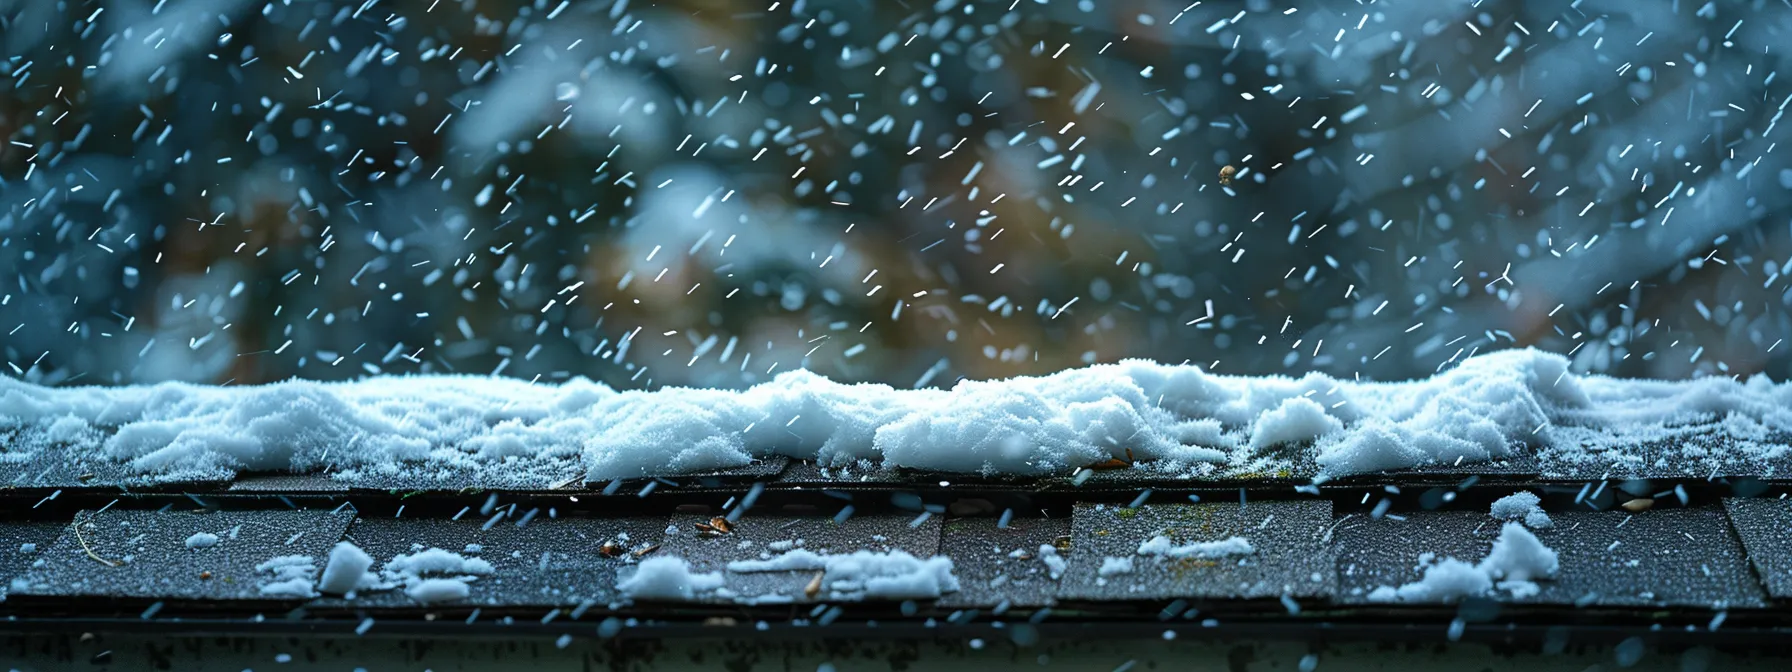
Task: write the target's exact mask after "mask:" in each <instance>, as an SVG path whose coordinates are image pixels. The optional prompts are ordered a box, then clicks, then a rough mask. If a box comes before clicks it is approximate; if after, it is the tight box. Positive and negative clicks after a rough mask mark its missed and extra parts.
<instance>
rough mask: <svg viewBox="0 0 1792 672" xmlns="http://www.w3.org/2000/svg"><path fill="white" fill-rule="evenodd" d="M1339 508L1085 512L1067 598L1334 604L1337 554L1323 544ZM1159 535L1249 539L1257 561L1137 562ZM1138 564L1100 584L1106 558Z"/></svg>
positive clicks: (1165, 507)
mask: <svg viewBox="0 0 1792 672" xmlns="http://www.w3.org/2000/svg"><path fill="white" fill-rule="evenodd" d="M1331 522H1332V516H1331V502H1328V501H1271V502H1253V503H1249V504H1247V505H1245V506H1239V505H1238V504H1237V503H1225V504H1147V505H1145V506H1142V507H1140V508H1138V509H1121V508H1118V507H1115V506H1111V505H1108V506H1102V505H1088V504H1083V505H1078V506H1077V507H1076V510H1075V516H1074V518H1073V520H1072V526H1071V551H1070V553H1069V556H1068V560H1069V568H1068V571H1067V572H1066V573H1065V575H1064V580H1063V586H1062V587H1061V588H1060V595H1061V596H1062V597H1063V598H1065V599H1084V600H1162V599H1171V598H1199V599H1229V598H1232V599H1263V598H1279V597H1281V596H1283V595H1288V596H1291V597H1294V598H1311V597H1329V596H1330V595H1331V594H1332V593H1333V592H1335V591H1336V586H1337V581H1336V574H1335V570H1334V564H1333V551H1332V549H1331V546H1330V545H1329V544H1326V543H1323V542H1322V541H1321V539H1322V538H1323V536H1324V534H1325V531H1326V529H1327V527H1329V526H1330V525H1331ZM1157 535H1164V536H1166V537H1167V538H1168V539H1169V540H1170V541H1171V542H1172V543H1173V544H1177V545H1182V544H1191V543H1199V542H1215V541H1221V540H1225V539H1228V538H1230V537H1235V536H1236V537H1241V538H1243V539H1245V540H1246V541H1248V542H1250V544H1251V546H1252V547H1253V548H1254V552H1252V553H1249V554H1244V555H1225V556H1219V557H1212V558H1199V557H1189V558H1163V557H1157V556H1143V555H1140V554H1139V552H1138V551H1139V546H1140V544H1141V543H1142V542H1145V541H1146V540H1148V539H1151V538H1152V537H1154V536H1157ZM1110 557H1112V558H1130V559H1132V562H1133V567H1134V569H1133V571H1132V572H1130V573H1124V574H1115V575H1112V576H1108V577H1102V576H1101V575H1100V569H1101V566H1102V564H1103V563H1104V561H1105V559H1106V558H1110Z"/></svg>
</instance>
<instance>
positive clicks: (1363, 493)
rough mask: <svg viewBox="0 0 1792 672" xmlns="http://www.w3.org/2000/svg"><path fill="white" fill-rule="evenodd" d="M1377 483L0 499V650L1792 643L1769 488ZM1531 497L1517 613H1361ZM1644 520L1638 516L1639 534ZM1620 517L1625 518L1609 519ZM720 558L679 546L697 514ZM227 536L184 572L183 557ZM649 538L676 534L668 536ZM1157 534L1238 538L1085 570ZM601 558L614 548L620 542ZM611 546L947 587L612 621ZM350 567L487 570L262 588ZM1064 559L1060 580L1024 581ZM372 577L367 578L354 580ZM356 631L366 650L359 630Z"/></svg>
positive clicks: (169, 491) (1400, 608)
mask: <svg viewBox="0 0 1792 672" xmlns="http://www.w3.org/2000/svg"><path fill="white" fill-rule="evenodd" d="M1444 471H1447V473H1441V472H1440V471H1439V470H1433V471H1430V472H1425V473H1405V474H1384V475H1379V476H1373V477H1359V478H1355V479H1351V480H1348V481H1338V482H1332V483H1329V484H1327V485H1324V486H1321V487H1317V488H1314V487H1312V486H1306V485H1302V484H1301V482H1299V481H1293V480H1286V479H1277V478H1267V479H1260V480H1235V481H1229V482H1224V483H1211V482H1192V481H1186V480H1180V481H1178V480H1152V479H1151V478H1150V477H1148V476H1138V475H1134V474H1132V473H1128V472H1125V471H1121V472H1095V475H1094V476H1093V477H1089V478H1085V479H1076V480H1074V481H1073V480H1069V479H1051V480H1040V481H1012V480H1003V481H991V480H985V479H965V478H963V477H960V476H942V475H938V474H915V473H902V472H891V473H878V474H871V475H869V476H865V475H854V476H851V477H848V478H834V477H832V476H830V475H829V473H828V472H827V471H826V470H822V469H818V468H816V467H814V466H813V465H808V464H801V463H795V464H791V463H786V462H784V461H782V460H776V461H772V462H770V463H767V464H762V465H756V466H755V467H754V468H751V469H743V470H739V471H737V472H724V473H718V474H707V475H703V476H695V477H686V478H673V479H654V480H651V481H648V480H643V481H631V482H626V483H620V482H619V483H611V484H601V483H600V484H585V483H571V484H569V485H568V486H567V487H565V488H562V489H556V490H527V491H524V490H513V491H502V490H492V489H484V488H478V487H467V488H459V489H442V488H440V487H439V484H438V487H436V488H433V489H428V490H420V489H411V488H410V487H408V486H403V485H399V484H395V487H392V488H388V489H362V488H358V487H345V486H344V485H342V484H340V483H337V482H334V481H331V480H330V479H327V478H322V477H307V476H287V475H281V476H265V477H262V476H253V475H250V476H243V477H239V478H237V479H236V480H234V481H232V482H226V483H197V484H193V483H190V484H175V485H163V486H142V485H133V486H122V485H119V484H109V483H104V482H103V479H89V480H88V481H87V482H85V483H82V484H81V485H79V486H78V487H64V488H59V489H58V488H12V489H7V490H0V499H3V500H4V501H3V502H0V507H3V508H0V511H4V512H5V513H4V514H3V515H4V518H3V519H0V587H5V590H6V596H5V599H4V601H0V628H3V629H11V630H13V631H14V632H37V633H43V632H57V631H60V632H68V633H83V632H98V631H103V632H137V633H183V634H193V633H218V634H232V633H237V634H241V633H255V632H262V633H301V632H303V633H313V634H316V633H338V634H342V635H344V636H353V635H354V634H355V633H356V632H357V630H359V631H360V632H361V633H366V632H368V631H369V629H373V630H377V631H378V633H386V634H388V635H391V634H403V635H405V636H419V637H450V638H452V637H461V636H475V635H492V634H504V633H511V634H512V635H515V636H522V635H525V634H526V635H528V636H541V637H548V638H550V639H551V638H556V637H559V636H561V635H572V636H573V637H578V638H591V639H613V640H615V641H618V642H621V641H628V640H630V639H631V638H632V639H641V638H676V637H687V636H688V637H699V638H701V637H709V638H713V637H717V636H731V635H728V634H727V633H736V634H738V635H740V636H750V637H754V638H776V637H797V638H816V637H823V636H826V637H844V638H849V639H861V640H871V639H878V638H892V639H901V638H917V637H921V638H926V637H935V636H948V635H947V634H946V633H956V634H953V635H950V636H960V637H988V638H994V639H996V640H1000V641H1005V642H1006V641H1012V642H1015V643H1028V642H1034V641H1040V640H1041V639H1049V638H1053V637H1071V638H1091V637H1098V638H1099V637H1146V636H1149V637H1156V636H1158V635H1159V634H1161V633H1163V632H1164V631H1166V630H1171V631H1175V632H1176V633H1180V636H1184V637H1197V638H1198V637H1211V636H1224V637H1272V638H1293V639H1306V640H1323V641H1339V640H1372V641H1396V640H1399V641H1418V642H1423V641H1438V642H1441V641H1445V640H1448V639H1461V640H1463V641H1485V642H1498V643H1502V644H1505V645H1513V646H1523V647H1545V648H1547V647H1549V646H1556V645H1559V644H1561V643H1562V642H1566V641H1569V640H1573V641H1576V642H1585V641H1593V640H1599V641H1604V640H1610V641H1613V642H1615V641H1620V640H1624V639H1626V638H1631V637H1639V636H1640V637H1644V638H1647V639H1648V640H1650V641H1651V642H1653V643H1654V644H1653V645H1657V646H1664V647H1672V646H1695V645H1697V646H1729V647H1743V648H1759V647H1768V648H1774V647H1779V646H1782V645H1783V644H1782V642H1784V641H1787V640H1786V635H1788V634H1792V601H1788V600H1789V599H1792V500H1787V499H1783V498H1782V497H1783V493H1785V492H1787V491H1788V486H1792V484H1789V483H1784V482H1781V481H1778V480H1773V479H1757V478H1747V477H1710V476H1707V477H1690V476H1684V475H1683V476H1682V477H1679V478H1658V479H1654V480H1638V479H1632V480H1597V479H1580V480H1576V479H1545V478H1539V477H1537V476H1535V475H1528V474H1523V473H1513V472H1512V471H1511V470H1504V471H1502V470H1500V469H1489V470H1486V471H1484V472H1482V473H1475V472H1474V470H1471V469H1452V470H1444ZM1519 490H1528V491H1531V492H1534V493H1537V494H1538V495H1540V496H1541V497H1542V498H1543V508H1544V509H1545V510H1546V511H1548V513H1549V515H1550V516H1551V517H1552V518H1553V520H1554V525H1553V527H1550V528H1547V529H1541V530H1538V531H1537V532H1536V534H1537V536H1538V538H1539V539H1540V540H1542V541H1543V542H1544V543H1545V544H1547V545H1548V546H1550V547H1551V548H1553V549H1555V550H1556V551H1557V552H1558V554H1559V557H1560V572H1559V575H1558V576H1556V577H1555V578H1554V579H1553V580H1550V581H1543V582H1539V583H1538V586H1539V588H1540V590H1538V591H1536V592H1535V594H1529V595H1522V596H1520V595H1516V594H1513V593H1509V592H1504V591H1501V592H1498V593H1496V595H1495V596H1494V597H1493V598H1474V599H1469V600H1466V601H1462V602H1458V603H1451V604H1442V603H1437V604H1408V603H1399V604H1389V603H1380V602H1374V601H1371V600H1370V599H1369V596H1368V593H1369V592H1370V591H1371V590H1373V589H1374V588H1376V587H1379V586H1386V585H1392V586H1398V585H1400V584H1403V583H1408V582H1412V581H1415V580H1417V579H1418V578H1419V577H1420V575H1421V572H1422V568H1423V560H1422V558H1421V554H1427V553H1429V554H1435V557H1445V556H1451V557H1457V558H1462V559H1465V560H1468V561H1470V562H1473V561H1475V560H1478V559H1480V558H1482V557H1484V556H1486V555H1487V553H1488V551H1489V548H1490V547H1491V545H1492V543H1493V541H1494V539H1495V538H1496V537H1497V536H1498V535H1499V532H1500V527H1501V524H1500V521H1497V520H1495V519H1493V518H1492V517H1491V516H1490V515H1489V514H1488V510H1489V506H1490V504H1491V503H1492V502H1493V501H1494V500H1495V499H1498V498H1500V497H1503V496H1506V495H1510V494H1512V493H1514V492H1517V491H1519ZM1644 502H1646V503H1647V508H1646V509H1645V508H1643V507H1644ZM1625 504H1628V505H1629V506H1628V507H1626V506H1625ZM717 516H720V517H726V518H729V519H730V520H733V521H734V524H733V525H732V526H731V531H730V532H728V533H725V534H719V535H711V534H700V533H699V532H698V529H699V528H698V523H705V522H707V521H709V520H710V519H711V518H712V517H717ZM225 530H229V531H233V532H234V533H235V535H234V536H233V537H231V538H229V539H228V540H227V541H226V542H222V543H220V544H218V545H217V546H215V547H211V548H206V549H202V550H194V549H189V548H187V547H186V545H185V542H186V540H187V539H188V538H189V537H191V536H192V535H194V534H195V533H200V532H209V533H219V532H220V531H225ZM669 530H674V531H676V533H674V534H668V531H669ZM1159 534H1166V535H1168V536H1171V537H1173V538H1174V539H1175V540H1176V541H1178V542H1182V543H1186V542H1191V541H1203V540H1214V539H1222V538H1225V537H1228V536H1232V535H1243V536H1246V537H1248V538H1249V539H1250V540H1251V542H1252V544H1253V545H1255V547H1256V552H1255V553H1253V554H1250V555H1247V556H1241V557H1234V558H1223V559H1183V560H1171V561H1158V560H1155V559H1150V561H1146V560H1147V559H1145V558H1138V560H1140V561H1139V562H1137V563H1136V568H1135V570H1134V571H1132V572H1127V573H1112V572H1110V573H1107V574H1106V575H1104V573H1103V571H1102V565H1103V563H1104V559H1105V558H1109V557H1127V556H1133V555H1134V554H1135V552H1136V550H1137V549H1138V546H1139V544H1140V543H1141V542H1142V541H1144V540H1146V539H1148V538H1150V537H1152V536H1156V535H1159ZM624 535H626V536H624ZM618 539H627V540H633V541H632V542H631V543H629V544H627V547H628V548H629V549H631V550H634V549H641V548H643V547H644V546H647V545H649V544H651V545H652V546H653V548H652V549H651V550H648V551H645V553H644V555H652V554H665V555H676V556H678V557H682V558H685V559H687V560H689V561H690V562H691V563H692V565H693V569H695V570H699V571H710V570H717V569H720V568H722V566H723V565H725V564H726V563H727V562H729V561H732V560H745V559H753V558H758V557H761V555H760V554H761V553H762V552H764V551H766V549H768V548H779V546H778V545H777V542H783V543H789V542H791V541H792V540H796V539H801V540H803V543H804V547H806V548H808V549H810V550H814V551H818V552H822V551H833V552H851V551H855V550H859V549H873V550H896V549H900V550H904V551H907V552H909V553H911V554H914V555H916V556H921V557H926V556H931V555H935V554H939V555H944V556H947V557H950V558H951V559H952V561H953V563H954V566H955V574H956V576H957V577H958V579H959V581H960V583H961V589H960V590H959V591H957V592H955V593H950V594H947V595H946V596H945V597H943V598H941V599H939V600H924V601H907V602H904V601H879V600H867V601H855V602H836V601H828V600H827V596H826V595H825V594H824V595H817V596H816V597H814V598H804V597H802V595H803V594H804V590H803V586H804V584H807V583H809V581H810V578H811V577H810V574H812V572H802V573H797V572H793V573H788V574H777V573H770V574H757V575H732V574H731V575H730V576H729V581H730V583H731V585H734V586H745V587H747V588H751V589H753V590H757V591H761V592H764V591H772V590H776V591H781V592H784V593H785V594H794V595H797V596H798V597H797V598H796V601H795V603H794V604H776V605H772V604H761V605H757V606H748V605H743V604H738V603H735V602H733V601H729V600H722V599H704V598H702V597H699V598H698V599H697V600H695V601H691V602H678V603H668V602H646V601H642V602H630V601H628V600H625V599H623V596H622V595H621V593H620V592H619V591H618V589H617V587H616V583H617V578H618V571H619V570H623V568H624V567H626V566H627V565H628V563H630V562H631V561H632V558H631V557H630V554H624V555H623V557H620V558H617V557H609V555H611V554H608V553H605V552H602V551H600V549H601V548H602V547H603V546H604V545H605V543H606V542H613V541H616V540H618ZM341 540H349V541H352V542H354V543H355V544H357V545H359V546H360V547H362V548H364V549H365V550H366V551H367V552H368V553H370V554H371V555H373V556H374V557H375V558H376V561H377V562H379V563H384V562H385V561H386V560H389V559H391V558H392V557H393V556H394V555H397V554H400V553H411V552H415V551H416V550H418V549H421V548H428V547H435V548H442V549H446V550H449V551H455V552H460V551H462V550H463V549H465V548H467V547H468V545H469V544H477V545H479V546H480V547H482V550H481V551H480V552H479V554H478V555H479V557H481V558H484V559H485V560H487V561H489V562H490V563H491V564H492V565H493V568H494V572H493V573H492V574H491V575H489V576H485V577H482V578H480V579H479V580H476V581H474V582H473V583H472V584H471V585H470V595H469V597H468V598H467V599H466V600H464V601H457V602H451V603H446V604H431V605H425V604H420V603H418V602H415V601H413V600H411V599H410V598H409V597H407V596H406V594H405V593H404V591H402V590H398V591H388V592H376V593H369V594H365V595H360V596H357V597H356V598H355V599H353V600H344V599H342V598H337V597H320V598H312V599H286V598H281V597H278V596H270V595H267V594H263V593H262V592H260V591H259V590H257V587H258V586H259V585H261V584H262V583H265V582H266V578H267V577H266V575H265V573H262V572H260V571H258V570H257V569H256V566H257V565H258V564H260V563H262V562H264V561H266V560H268V559H270V558H274V557H277V556H288V555H307V556H312V557H314V558H318V559H320V564H321V559H322V558H324V557H325V556H327V555H328V551H329V549H330V547H331V546H333V545H334V544H335V543H337V542H338V541H341ZM1042 546H1045V547H1051V548H1054V549H1056V550H1057V551H1058V553H1059V554H1060V555H1061V557H1062V558H1063V559H1064V560H1065V564H1064V566H1063V568H1062V575H1061V576H1060V577H1058V578H1056V579H1054V578H1052V577H1051V576H1050V574H1051V571H1050V570H1049V568H1048V567H1047V566H1046V564H1045V563H1044V562H1042V561H1041V559H1040V558H1039V557H1038V556H1039V555H1041V547H1042ZM376 566H377V565H376ZM376 634H377V633H376Z"/></svg>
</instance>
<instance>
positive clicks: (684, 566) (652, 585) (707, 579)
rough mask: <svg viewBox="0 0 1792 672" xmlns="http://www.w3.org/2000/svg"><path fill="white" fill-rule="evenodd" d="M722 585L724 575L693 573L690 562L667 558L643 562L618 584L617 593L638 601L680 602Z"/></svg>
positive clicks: (661, 557) (682, 559)
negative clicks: (619, 592)
mask: <svg viewBox="0 0 1792 672" xmlns="http://www.w3.org/2000/svg"><path fill="white" fill-rule="evenodd" d="M625 571H626V570H625ZM723 583H724V582H723V579H722V573H721V572H692V571H691V563H690V562H689V561H687V560H685V559H684V558H679V557H673V556H669V555H667V556H658V557H652V558H648V559H646V560H642V561H641V564H639V565H636V566H635V570H634V572H633V573H631V574H629V575H628V576H626V577H623V579H622V580H621V581H618V582H617V583H616V589H617V590H620V591H622V594H623V595H626V596H628V597H629V598H631V599H636V600H667V601H678V600H689V599H692V598H694V597H696V596H697V594H698V593H704V592H709V591H712V590H715V589H717V588H721V587H722V584H723Z"/></svg>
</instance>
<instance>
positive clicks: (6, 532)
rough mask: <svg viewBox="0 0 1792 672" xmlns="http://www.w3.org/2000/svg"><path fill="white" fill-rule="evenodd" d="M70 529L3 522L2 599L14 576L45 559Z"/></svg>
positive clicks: (0, 551)
mask: <svg viewBox="0 0 1792 672" xmlns="http://www.w3.org/2000/svg"><path fill="white" fill-rule="evenodd" d="M66 527H68V525H67V524H66V523H62V522H42V521H36V522H16V523H0V596H4V595H5V594H6V591H7V590H8V588H7V586H8V585H9V584H11V583H12V580H13V577H16V576H19V575H20V574H24V573H25V571H26V570H27V569H29V568H30V567H31V565H32V564H34V563H36V562H37V561H39V560H41V559H43V558H44V554H45V553H46V552H48V551H49V550H50V546H51V545H53V544H55V543H56V538H57V537H59V536H61V535H62V530H63V528H66Z"/></svg>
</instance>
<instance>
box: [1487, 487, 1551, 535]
mask: <svg viewBox="0 0 1792 672" xmlns="http://www.w3.org/2000/svg"><path fill="white" fill-rule="evenodd" d="M1542 501H1543V500H1542V499H1541V498H1539V497H1538V496H1537V495H1535V494H1533V493H1529V492H1515V493H1512V494H1510V495H1507V496H1505V497H1501V498H1500V499H1499V500H1498V501H1495V502H1494V503H1493V508H1492V509H1491V510H1490V511H1489V513H1490V514H1492V515H1493V517H1495V518H1498V519H1500V520H1520V521H1524V524H1525V526H1526V527H1530V528H1534V529H1539V530H1541V529H1544V528H1547V527H1551V526H1553V525H1555V522H1554V521H1551V520H1550V519H1549V514H1548V513H1544V511H1543V507H1542V506H1539V505H1538V503H1539V502H1542Z"/></svg>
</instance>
